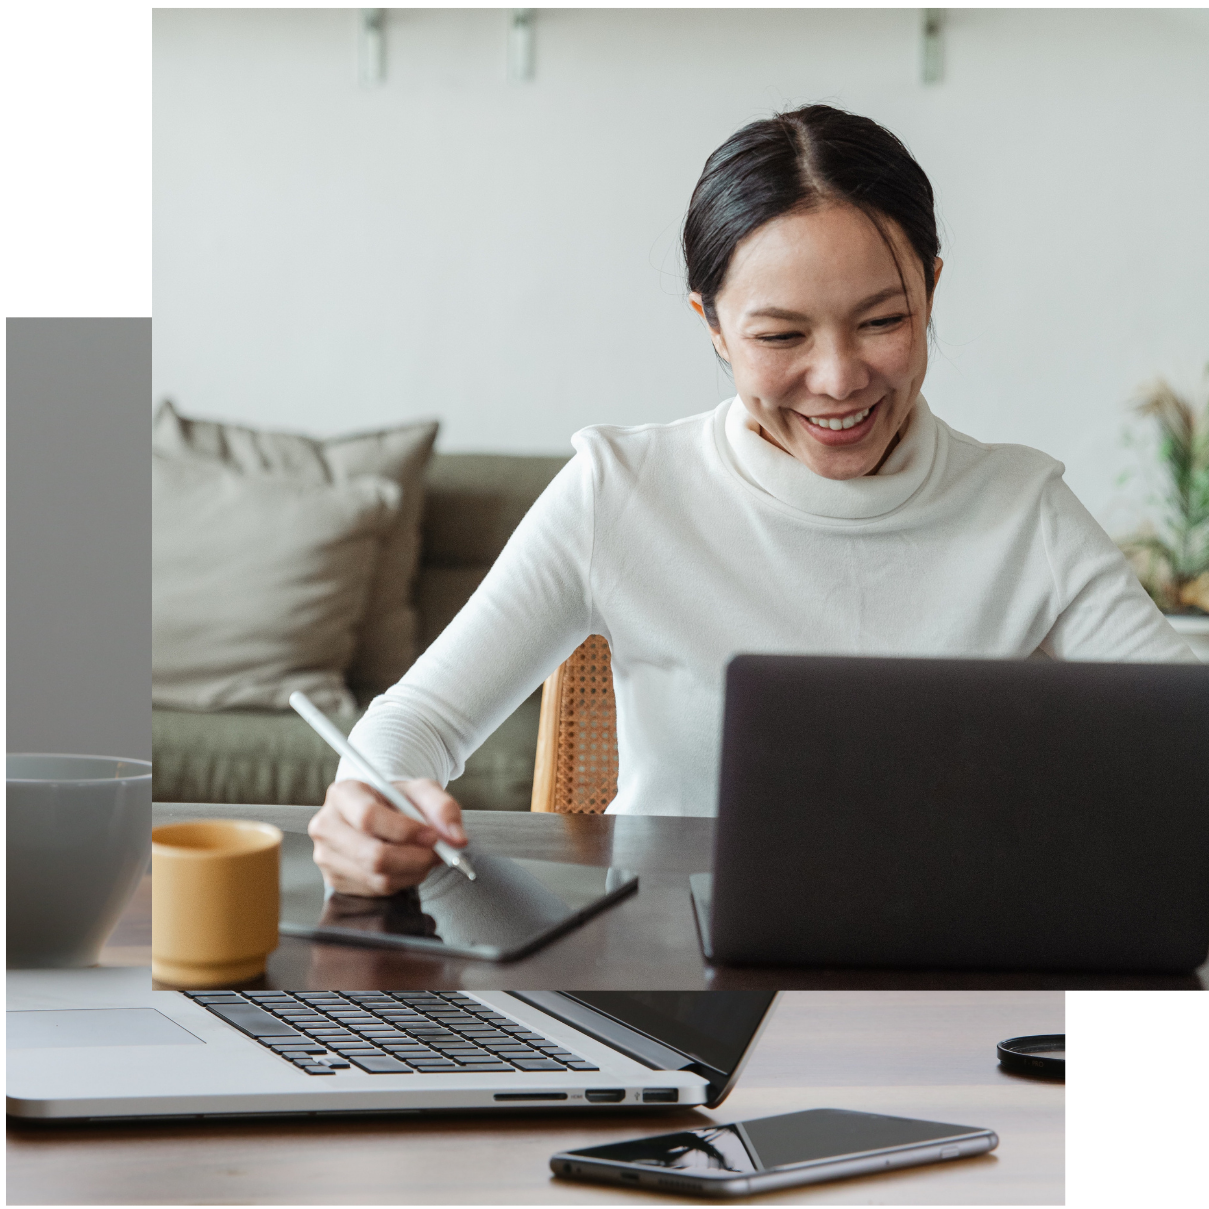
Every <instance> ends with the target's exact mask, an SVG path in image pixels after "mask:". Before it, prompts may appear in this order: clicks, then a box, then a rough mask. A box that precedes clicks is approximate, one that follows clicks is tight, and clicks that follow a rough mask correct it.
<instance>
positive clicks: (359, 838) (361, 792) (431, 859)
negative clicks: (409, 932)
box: [307, 780, 466, 896]
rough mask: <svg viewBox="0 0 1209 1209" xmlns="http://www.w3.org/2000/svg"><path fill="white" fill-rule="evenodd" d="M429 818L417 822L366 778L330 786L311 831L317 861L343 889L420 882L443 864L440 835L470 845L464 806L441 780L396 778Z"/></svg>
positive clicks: (391, 888)
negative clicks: (464, 826)
mask: <svg viewBox="0 0 1209 1209" xmlns="http://www.w3.org/2000/svg"><path fill="white" fill-rule="evenodd" d="M392 784H393V785H394V786H395V787H396V788H397V789H398V790H400V791H401V792H402V793H404V794H406V796H407V797H408V798H409V799H410V800H411V802H412V803H414V805H415V806H416V807H417V808H418V809H419V810H420V812H421V814H423V815H424V816H425V818H427V819H428V823H427V824H424V823H416V822H413V821H412V820H411V819H409V818H408V817H407V816H406V815H405V814H402V813H401V812H400V811H398V810H396V809H395V807H394V806H392V805H391V804H390V803H389V802H388V801H387V800H386V799H385V798H384V797H383V796H382V795H381V794H380V793H378V791H377V790H376V789H374V788H373V787H372V786H370V785H366V784H365V783H364V782H363V781H336V782H334V783H333V784H331V785H329V786H328V789H327V796H326V797H325V798H324V800H323V806H322V807H321V808H320V809H319V812H318V813H317V814H316V815H315V816H314V817H313V818H312V819H311V821H310V824H309V825H308V827H307V833H308V834H309V835H310V837H311V839H312V840H313V841H314V842H315V864H316V865H318V866H319V868H320V870H321V871H322V873H323V880H324V881H325V882H327V884H328V885H329V886H330V887H331V888H332V889H333V890H335V891H337V892H338V893H340V894H362V895H367V896H381V895H386V894H394V893H395V892H396V891H399V890H403V889H406V888H407V887H408V886H414V885H417V884H418V883H419V882H421V881H423V880H424V878H425V876H426V875H427V874H428V872H429V870H430V869H432V868H433V866H434V865H437V864H439V863H440V859H441V858H440V857H439V856H437V854H436V853H435V852H434V851H433V845H434V844H435V843H436V842H437V840H439V839H440V840H445V842H446V843H448V844H452V845H453V846H454V847H455V848H461V847H463V846H464V845H465V844H466V832H465V831H464V830H463V829H462V809H461V807H460V806H459V805H458V804H457V802H456V801H455V800H454V799H453V797H451V796H450V795H449V794H448V793H446V792H445V790H444V789H442V788H441V786H440V785H438V784H437V783H436V781H429V780H417V781H394V782H392Z"/></svg>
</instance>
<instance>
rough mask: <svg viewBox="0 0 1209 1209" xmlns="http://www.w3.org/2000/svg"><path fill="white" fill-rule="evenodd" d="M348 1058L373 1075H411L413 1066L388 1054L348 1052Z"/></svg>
mask: <svg viewBox="0 0 1209 1209" xmlns="http://www.w3.org/2000/svg"><path fill="white" fill-rule="evenodd" d="M347 1057H348V1060H349V1061H350V1062H351V1063H352V1064H353V1065H354V1066H359V1067H360V1068H361V1069H362V1070H363V1071H365V1072H367V1073H368V1074H371V1075H410V1074H411V1067H410V1066H408V1064H407V1063H406V1062H400V1061H399V1059H398V1058H392V1057H390V1056H389V1055H388V1054H348V1055H347Z"/></svg>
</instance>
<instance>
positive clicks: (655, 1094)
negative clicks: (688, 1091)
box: [642, 1087, 680, 1104]
mask: <svg viewBox="0 0 1209 1209" xmlns="http://www.w3.org/2000/svg"><path fill="white" fill-rule="evenodd" d="M679 1099H680V1089H679V1088H678V1087H647V1088H644V1089H643V1092H642V1102H643V1103H644V1104H675V1103H676V1102H677V1101H678V1100H679Z"/></svg>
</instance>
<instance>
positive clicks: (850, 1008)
mask: <svg viewBox="0 0 1209 1209" xmlns="http://www.w3.org/2000/svg"><path fill="white" fill-rule="evenodd" d="M1063 1001H1064V996H1063V995H1062V993H1061V992H1057V991H796V992H786V993H785V994H783V995H782V996H781V998H780V1000H779V1001H778V1003H777V1005H776V1008H775V1011H774V1015H773V1018H772V1021H771V1022H770V1024H769V1026H768V1028H767V1029H766V1031H765V1033H764V1035H763V1036H762V1037H761V1039H760V1042H759V1044H758V1045H757V1047H756V1050H755V1052H754V1054H753V1056H752V1058H751V1060H750V1062H749V1064H748V1066H747V1068H746V1070H745V1071H744V1073H743V1075H742V1076H741V1077H740V1079H739V1083H738V1086H737V1088H736V1089H735V1091H734V1092H733V1093H732V1094H731V1096H730V1097H729V1098H728V1099H727V1100H725V1101H724V1102H723V1103H722V1104H721V1105H720V1106H719V1107H718V1108H716V1109H713V1110H712V1111H704V1110H679V1111H673V1112H668V1113H661V1114H659V1115H657V1116H647V1115H642V1116H634V1115H627V1116H622V1115H616V1116H610V1115H606V1114H604V1113H600V1112H596V1111H592V1110H583V1111H577V1112H573V1113H566V1114H565V1115H556V1114H552V1113H549V1112H525V1113H509V1114H507V1115H504V1114H502V1113H501V1114H488V1113H480V1114H475V1115H472V1116H452V1115H444V1116H442V1115H436V1114H423V1115H420V1116H410V1117H405V1116H398V1117H391V1118H376V1119H373V1120H349V1119H342V1120H334V1119H312V1120H308V1121H304V1122H299V1121H287V1120H277V1121H270V1120H256V1121H252V1120H248V1121H230V1122H221V1121H209V1122H198V1123H188V1124H184V1123H180V1122H163V1123H159V1124H124V1125H59V1126H37V1125H27V1124H13V1123H10V1126H9V1135H8V1201H9V1203H10V1204H27V1205H44V1204H68V1205H71V1204H99V1205H114V1204H131V1205H149V1204H192V1205H217V1204H274V1205H284V1204H295V1205H315V1204H333V1205H380V1204H403V1205H411V1204H417V1205H425V1204H426V1205H446V1204H463V1205H474V1204H497V1205H521V1204H524V1205H539V1204H562V1205H566V1204H574V1205H580V1204H582V1205H619V1204H630V1203H635V1204H637V1203H640V1202H643V1203H651V1204H658V1203H663V1204H667V1203H677V1202H678V1201H679V1203H698V1204H699V1203H700V1202H699V1201H698V1202H687V1201H680V1198H672V1197H666V1196H656V1195H654V1194H651V1193H647V1192H641V1191H635V1190H631V1189H625V1188H616V1187H605V1186H594V1185H591V1184H584V1183H577V1182H572V1181H567V1180H560V1179H555V1178H553V1177H552V1176H551V1174H550V1171H549V1169H548V1167H547V1161H548V1159H549V1157H550V1155H551V1154H553V1153H554V1152H555V1151H558V1150H563V1149H572V1148H576V1147H580V1146H591V1145H598V1144H602V1143H605V1142H610V1141H621V1140H623V1139H625V1138H628V1137H633V1136H644V1135H650V1134H655V1133H662V1132H665V1131H668V1130H673V1129H683V1128H693V1127H696V1126H699V1125H706V1124H708V1123H710V1122H711V1121H717V1122H727V1121H737V1120H743V1119H744V1118H750V1117H759V1116H768V1115H771V1114H774V1113H782V1112H796V1111H799V1110H801V1109H805V1108H825V1107H833V1108H850V1109H858V1110H862V1111H869V1112H886V1113H892V1114H895V1115H898V1116H918V1117H923V1118H926V1119H930V1120H937V1121H946V1122H949V1123H953V1124H958V1125H971V1126H978V1127H984V1128H990V1129H994V1130H995V1131H996V1132H997V1133H998V1134H999V1137H1000V1144H999V1148H998V1149H997V1150H995V1151H993V1152H992V1153H991V1154H989V1155H984V1156H980V1157H978V1158H975V1159H966V1160H961V1161H959V1162H953V1163H949V1164H943V1165H933V1166H929V1167H920V1168H915V1169H913V1170H909V1171H900V1172H888V1173H885V1174H879V1175H873V1176H865V1177H861V1178H859V1179H854V1180H845V1181H840V1182H836V1183H832V1184H823V1185H818V1186H815V1187H801V1188H793V1189H787V1190H785V1191H783V1192H779V1193H770V1194H764V1195H762V1196H760V1197H758V1198H754V1199H758V1200H759V1201H760V1202H761V1203H766V1204H820V1205H841V1204H892V1205H910V1204H925V1205H947V1204H960V1205H973V1204H1012V1205H1055V1204H1061V1203H1062V1201H1063V1191H1064V1171H1063V1147H1064V1125H1065V1115H1064V1088H1063V1086H1062V1085H1061V1084H1057V1083H1051V1082H1041V1081H1036V1080H1031V1079H1024V1078H1019V1077H1016V1076H1013V1075H1008V1074H1005V1073H1004V1072H1003V1071H1001V1070H1000V1069H999V1067H998V1064H997V1063H996V1060H995V1043H996V1042H997V1041H1000V1040H1002V1039H1003V1038H1005V1037H1011V1036H1020V1035H1022V1034H1026V1033H1052V1032H1064V1031H1065V1022H1064V1010H1063V1009H1064V1002H1063Z"/></svg>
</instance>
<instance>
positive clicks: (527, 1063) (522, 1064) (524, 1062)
mask: <svg viewBox="0 0 1209 1209" xmlns="http://www.w3.org/2000/svg"><path fill="white" fill-rule="evenodd" d="M511 1061H512V1064H513V1066H515V1067H516V1068H517V1069H518V1070H565V1069H566V1067H564V1066H563V1064H562V1063H561V1062H554V1061H552V1060H551V1059H549V1058H543V1059H542V1060H541V1061H536V1060H533V1059H530V1058H514V1059H511Z"/></svg>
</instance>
